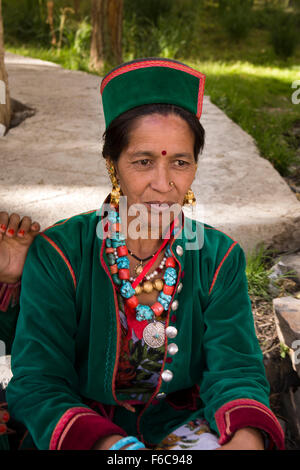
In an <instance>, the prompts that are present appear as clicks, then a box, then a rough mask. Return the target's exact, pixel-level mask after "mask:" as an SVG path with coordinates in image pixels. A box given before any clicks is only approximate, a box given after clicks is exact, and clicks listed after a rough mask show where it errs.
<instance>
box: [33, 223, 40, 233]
mask: <svg viewBox="0 0 300 470" xmlns="http://www.w3.org/2000/svg"><path fill="white" fill-rule="evenodd" d="M31 230H32V231H33V232H39V231H40V230H41V226H40V224H39V223H38V222H33V224H31Z"/></svg>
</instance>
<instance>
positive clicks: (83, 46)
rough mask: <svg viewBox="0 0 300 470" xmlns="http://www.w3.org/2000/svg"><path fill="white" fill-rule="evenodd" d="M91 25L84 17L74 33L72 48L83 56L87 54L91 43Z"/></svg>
mask: <svg viewBox="0 0 300 470" xmlns="http://www.w3.org/2000/svg"><path fill="white" fill-rule="evenodd" d="M91 34H92V26H91V24H89V23H88V21H87V18H85V19H84V20H83V21H82V22H81V23H80V24H79V27H78V29H77V31H76V34H75V40H74V50H75V52H76V53H77V54H79V55H80V56H82V57H85V56H87V55H88V54H89V51H90V44H91Z"/></svg>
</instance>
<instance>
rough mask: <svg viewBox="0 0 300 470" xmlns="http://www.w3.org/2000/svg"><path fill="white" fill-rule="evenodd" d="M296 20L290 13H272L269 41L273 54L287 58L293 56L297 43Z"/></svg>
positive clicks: (280, 11)
mask: <svg viewBox="0 0 300 470" xmlns="http://www.w3.org/2000/svg"><path fill="white" fill-rule="evenodd" d="M296 21H297V19H296V18H295V16H293V15H292V14H290V13H287V12H284V11H282V10H276V11H274V15H273V16H272V20H271V21H270V26H269V29H270V40H271V44H272V46H273V48H274V51H275V53H276V54H277V55H278V56H280V57H282V58H287V57H290V56H291V55H293V52H294V49H295V47H296V44H297V42H298V34H297V23H296Z"/></svg>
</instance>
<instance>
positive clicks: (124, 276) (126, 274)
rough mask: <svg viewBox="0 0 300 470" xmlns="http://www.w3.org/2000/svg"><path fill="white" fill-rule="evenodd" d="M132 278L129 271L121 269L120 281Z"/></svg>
mask: <svg viewBox="0 0 300 470" xmlns="http://www.w3.org/2000/svg"><path fill="white" fill-rule="evenodd" d="M129 277H130V273H129V269H125V268H124V269H119V278H120V279H122V280H123V279H129Z"/></svg>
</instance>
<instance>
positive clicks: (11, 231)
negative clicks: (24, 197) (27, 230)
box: [5, 213, 20, 238]
mask: <svg viewBox="0 0 300 470" xmlns="http://www.w3.org/2000/svg"><path fill="white" fill-rule="evenodd" d="M19 223H20V216H19V214H16V213H13V214H11V215H10V217H9V220H8V224H7V230H6V232H5V235H7V236H8V237H10V238H12V237H15V236H16V234H17V231H18V228H19Z"/></svg>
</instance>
